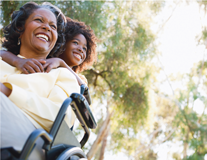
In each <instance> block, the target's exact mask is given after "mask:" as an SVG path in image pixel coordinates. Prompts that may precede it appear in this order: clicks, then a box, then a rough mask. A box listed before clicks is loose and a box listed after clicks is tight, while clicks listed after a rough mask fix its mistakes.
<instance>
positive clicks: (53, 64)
mask: <svg viewBox="0 0 207 160" xmlns="http://www.w3.org/2000/svg"><path fill="white" fill-rule="evenodd" d="M43 67H44V70H45V72H47V73H48V72H50V71H51V69H55V68H58V67H65V68H67V67H66V66H65V63H64V61H63V60H62V59H60V58H49V59H46V63H45V64H44V65H43Z"/></svg>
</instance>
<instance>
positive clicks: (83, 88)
mask: <svg viewBox="0 0 207 160" xmlns="http://www.w3.org/2000/svg"><path fill="white" fill-rule="evenodd" d="M80 94H82V95H83V96H84V97H85V98H86V100H87V101H88V104H89V105H91V96H90V93H89V89H88V87H87V86H86V85H85V84H82V85H81V88H80Z"/></svg>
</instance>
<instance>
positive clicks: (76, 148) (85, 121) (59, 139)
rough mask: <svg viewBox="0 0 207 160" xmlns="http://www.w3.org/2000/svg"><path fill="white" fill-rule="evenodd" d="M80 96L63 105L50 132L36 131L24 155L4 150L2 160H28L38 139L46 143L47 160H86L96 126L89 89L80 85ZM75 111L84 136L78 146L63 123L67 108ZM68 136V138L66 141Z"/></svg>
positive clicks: (69, 98)
mask: <svg viewBox="0 0 207 160" xmlns="http://www.w3.org/2000/svg"><path fill="white" fill-rule="evenodd" d="M80 88H81V90H80V94H78V93H72V94H71V95H70V97H68V98H67V99H66V100H65V101H64V102H63V104H62V106H61V108H60V110H59V112H58V114H57V117H56V119H55V121H54V123H53V126H52V128H51V130H50V132H49V133H48V132H46V131H45V130H44V129H36V130H34V131H33V132H32V133H31V134H30V136H29V137H28V139H27V141H26V142H25V144H24V147H23V149H22V151H20V152H19V151H16V150H15V149H14V148H13V147H7V148H1V160H28V158H29V156H30V154H31V152H32V151H33V149H34V147H35V142H36V141H37V139H38V138H42V140H43V141H44V143H43V146H42V149H43V150H44V152H45V160H87V157H86V155H85V154H84V152H83V150H82V149H81V148H82V147H83V146H84V145H85V143H86V142H87V140H88V138H89V136H90V130H89V128H90V129H95V128H96V126H97V124H96V121H95V119H94V117H93V114H92V112H91V110H90V107H89V105H90V104H91V98H90V94H89V91H88V87H87V86H86V85H81V87H80ZM69 105H70V106H71V107H72V109H73V111H74V113H75V115H76V117H77V119H78V120H79V122H80V125H81V127H82V128H83V130H84V135H83V137H82V139H81V141H80V142H79V141H78V140H77V138H76V137H75V135H74V134H73V132H72V130H71V129H67V128H68V126H67V125H66V123H65V122H64V117H65V115H66V111H67V108H68V107H69ZM65 135H67V137H66V138H65ZM68 137H69V138H68Z"/></svg>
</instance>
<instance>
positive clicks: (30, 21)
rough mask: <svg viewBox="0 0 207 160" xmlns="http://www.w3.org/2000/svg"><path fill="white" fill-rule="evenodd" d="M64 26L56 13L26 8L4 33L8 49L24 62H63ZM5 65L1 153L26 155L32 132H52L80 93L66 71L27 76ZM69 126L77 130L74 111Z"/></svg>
mask: <svg viewBox="0 0 207 160" xmlns="http://www.w3.org/2000/svg"><path fill="white" fill-rule="evenodd" d="M64 23H65V17H64V15H63V14H62V13H61V11H60V10H59V9H57V8H56V7H54V6H52V5H49V4H46V5H42V6H39V5H37V4H36V3H33V2H29V3H26V4H25V5H24V6H22V7H21V8H20V10H19V11H17V12H15V13H14V14H13V16H12V22H11V24H9V25H8V26H7V27H6V28H5V30H4V34H5V41H4V42H3V46H4V47H5V48H7V50H8V51H11V52H12V53H14V54H16V55H18V56H19V57H21V58H25V59H28V58H33V59H36V60H39V59H45V58H46V57H47V56H51V57H55V56H58V53H60V50H61V49H62V46H63V45H64V35H63V33H64ZM0 65H1V72H0V82H1V83H0V85H1V86H0V91H1V93H0V96H1V109H0V110H1V122H0V123H1V147H10V146H13V147H14V148H15V149H17V150H21V149H22V147H23V144H24V143H25V141H26V139H27V137H28V135H29V134H30V133H31V132H32V131H33V130H35V129H36V128H43V129H45V130H47V131H49V130H50V128H51V126H52V123H53V121H54V119H55V117H56V115H57V113H58V111H59V108H60V106H61V104H62V102H63V101H64V100H65V99H66V98H67V97H68V96H69V95H70V94H71V93H73V92H79V91H80V87H79V85H78V82H77V80H76V78H75V76H74V75H73V74H72V73H71V72H70V71H69V70H68V69H66V68H57V69H53V70H51V71H50V72H49V73H35V74H28V75H27V74H21V71H19V70H18V69H17V68H15V67H12V66H11V65H9V64H7V63H6V62H4V61H2V60H1V61H0ZM65 120H66V123H67V125H68V126H69V127H71V126H72V125H73V123H74V120H75V115H74V113H73V112H72V110H71V109H69V110H68V112H67V115H66V119H65ZM33 159H40V157H39V158H38V157H35V158H33Z"/></svg>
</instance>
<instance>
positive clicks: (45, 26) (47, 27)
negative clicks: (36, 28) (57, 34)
mask: <svg viewBox="0 0 207 160" xmlns="http://www.w3.org/2000/svg"><path fill="white" fill-rule="evenodd" d="M42 29H45V30H46V31H50V30H51V29H50V26H49V25H48V24H44V25H43V26H42Z"/></svg>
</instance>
